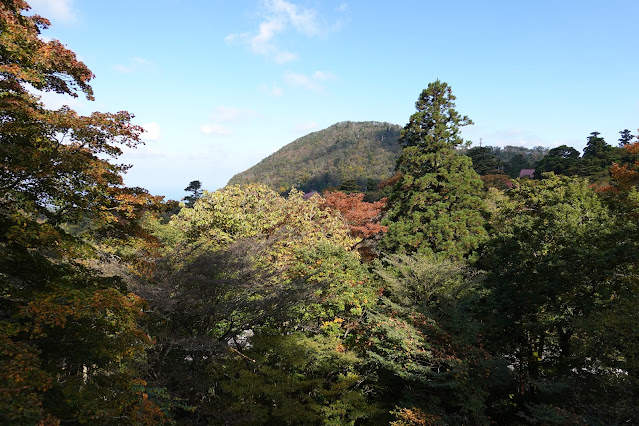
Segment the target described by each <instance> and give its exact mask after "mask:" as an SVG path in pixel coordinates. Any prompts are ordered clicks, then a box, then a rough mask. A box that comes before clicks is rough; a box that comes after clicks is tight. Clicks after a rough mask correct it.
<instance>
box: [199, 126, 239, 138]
mask: <svg viewBox="0 0 639 426" xmlns="http://www.w3.org/2000/svg"><path fill="white" fill-rule="evenodd" d="M200 132H202V133H204V134H205V135H220V136H224V135H230V134H232V133H233V130H231V129H229V128H228V127H225V126H222V125H221V124H217V123H213V124H203V125H202V126H200Z"/></svg>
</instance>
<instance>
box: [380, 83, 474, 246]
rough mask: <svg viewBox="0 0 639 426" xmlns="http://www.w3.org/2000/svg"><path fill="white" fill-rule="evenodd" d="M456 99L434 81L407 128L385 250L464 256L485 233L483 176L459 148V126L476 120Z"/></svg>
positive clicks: (446, 88)
mask: <svg viewBox="0 0 639 426" xmlns="http://www.w3.org/2000/svg"><path fill="white" fill-rule="evenodd" d="M454 100H455V96H453V94H452V90H451V89H450V87H449V86H448V84H446V83H443V82H441V81H436V82H433V83H430V84H429V85H428V88H427V89H425V90H424V91H422V93H421V95H420V96H419V99H418V100H417V102H416V104H415V107H416V109H417V112H416V113H414V114H413V115H412V116H411V117H410V121H409V122H408V124H406V126H405V127H404V129H403V130H402V133H401V137H400V139H399V143H400V145H402V147H403V151H402V155H401V156H400V158H399V159H398V160H397V167H396V170H397V172H398V173H399V179H398V181H397V183H396V184H395V185H394V188H393V192H392V194H391V195H390V197H389V201H388V203H389V211H388V217H387V222H386V223H385V224H387V225H388V234H387V235H386V237H385V239H384V240H383V242H382V247H383V249H384V250H389V251H399V252H405V253H413V252H420V253H442V255H446V256H452V257H456V258H460V257H463V256H466V255H468V254H469V253H470V252H472V251H473V250H474V249H476V248H477V247H478V245H479V242H480V241H481V240H482V238H483V237H484V236H485V232H486V231H485V230H484V228H483V218H482V216H481V210H482V200H481V197H480V193H481V188H482V187H483V184H482V181H481V179H480V178H479V176H478V175H477V173H476V172H475V171H474V170H473V168H472V161H471V160H470V158H469V157H466V156H461V155H457V152H456V148H457V147H459V146H461V145H463V144H464V141H463V139H462V138H461V136H460V127H461V126H465V125H468V124H472V121H471V120H470V119H469V118H468V117H466V116H462V115H460V114H459V113H458V112H457V111H456V110H455V103H454Z"/></svg>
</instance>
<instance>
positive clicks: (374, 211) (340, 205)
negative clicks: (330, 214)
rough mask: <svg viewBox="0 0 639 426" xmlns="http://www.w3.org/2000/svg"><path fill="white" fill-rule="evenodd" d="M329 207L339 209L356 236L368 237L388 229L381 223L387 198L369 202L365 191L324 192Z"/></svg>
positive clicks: (352, 234) (352, 233)
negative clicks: (348, 192) (366, 199)
mask: <svg viewBox="0 0 639 426" xmlns="http://www.w3.org/2000/svg"><path fill="white" fill-rule="evenodd" d="M324 202H325V204H326V206H327V207H330V208H333V209H335V210H338V211H339V212H340V213H341V215H342V217H343V218H344V220H346V223H348V226H349V228H350V231H351V236H353V237H355V238H367V237H370V236H373V235H376V234H379V233H380V232H386V230H387V229H388V228H387V227H386V226H383V225H382V224H381V223H380V215H381V212H382V210H383V208H384V206H386V198H382V199H381V200H379V201H374V202H371V203H368V202H366V201H364V194H363V193H351V194H345V193H343V192H340V191H333V192H326V193H324Z"/></svg>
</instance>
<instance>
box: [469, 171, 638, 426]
mask: <svg viewBox="0 0 639 426" xmlns="http://www.w3.org/2000/svg"><path fill="white" fill-rule="evenodd" d="M509 195H510V199H509V200H507V201H506V202H505V203H504V204H503V207H502V208H501V210H500V212H499V213H498V214H497V216H496V217H495V219H494V221H495V230H496V232H495V235H494V237H493V238H492V239H491V240H490V241H489V242H488V243H487V244H486V246H485V247H484V248H483V250H482V256H481V257H480V260H479V262H478V267H480V268H481V269H483V270H485V271H487V275H486V279H485V280H484V282H483V286H484V288H485V290H486V291H485V298H484V300H483V303H482V304H481V305H479V306H480V307H481V311H482V312H483V314H482V315H481V317H482V323H483V324H484V328H483V330H482V335H483V336H484V340H483V343H484V347H485V348H486V349H488V350H489V351H490V352H491V353H492V355H493V356H496V357H503V358H504V359H505V360H506V361H507V363H508V365H510V366H511V369H512V371H513V373H515V377H513V379H516V381H513V382H512V384H511V385H510V391H508V392H507V394H510V395H511V396H510V397H506V398H507V400H508V403H507V404H504V405H502V407H503V408H506V411H507V412H506V413H505V412H502V413H500V414H497V413H494V416H493V418H495V419H496V420H497V421H498V422H499V423H505V424H511V423H513V422H514V421H515V419H517V418H520V417H522V416H524V417H525V418H529V419H530V420H531V422H535V421H539V422H542V423H543V422H547V423H552V422H554V423H556V424H560V423H562V424H566V423H570V422H572V421H574V420H575V419H588V420H586V422H588V423H590V424H621V423H636V422H637V419H638V417H637V416H639V412H638V411H637V409H636V407H637V401H636V399H637V396H636V395H637V394H636V392H637V385H638V384H639V382H638V381H637V375H636V371H637V366H638V364H637V361H638V360H639V359H638V357H637V355H638V351H639V346H638V345H637V341H638V340H637V337H638V336H637V331H636V328H635V327H633V326H630V322H632V321H634V320H633V318H636V316H635V314H629V312H630V311H632V310H633V309H637V307H638V306H639V305H638V304H639V297H638V296H637V295H638V293H637V290H638V286H639V275H638V274H637V272H638V271H637V267H636V265H637V261H639V257H638V256H637V253H638V251H637V225H636V221H635V220H628V219H627V218H625V217H624V216H623V215H620V214H618V213H617V212H616V211H615V210H613V209H611V208H610V206H608V205H607V203H606V202H604V199H602V198H601V197H600V196H599V195H598V193H597V192H596V191H595V190H594V189H593V188H592V187H591V186H590V185H589V182H588V181H587V180H586V179H583V178H574V177H560V176H555V175H553V174H549V175H547V176H546V177H545V179H543V180H542V181H541V182H530V181H521V182H518V184H516V187H515V188H513V189H512V190H511V191H509ZM633 307H634V308H633ZM506 382H507V381H506ZM499 406H500V404H498V403H495V404H494V407H499ZM507 407H511V408H512V409H514V411H508V409H507ZM508 412H509V414H508ZM498 416H503V417H501V420H500V417H498ZM509 416H512V417H509Z"/></svg>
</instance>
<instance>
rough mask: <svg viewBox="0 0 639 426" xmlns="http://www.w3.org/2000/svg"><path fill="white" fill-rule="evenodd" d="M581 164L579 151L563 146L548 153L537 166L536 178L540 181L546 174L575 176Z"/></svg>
mask: <svg viewBox="0 0 639 426" xmlns="http://www.w3.org/2000/svg"><path fill="white" fill-rule="evenodd" d="M578 162H579V151H577V150H576V149H575V148H573V147H571V146H567V145H561V146H558V147H556V148H553V149H551V150H550V151H548V154H546V156H544V157H543V158H542V159H541V160H539V161H538V162H537V164H535V177H536V178H537V179H540V178H541V177H542V175H543V174H544V173H547V172H553V173H555V174H558V175H566V176H570V175H574V174H575V172H576V167H577V164H578Z"/></svg>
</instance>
